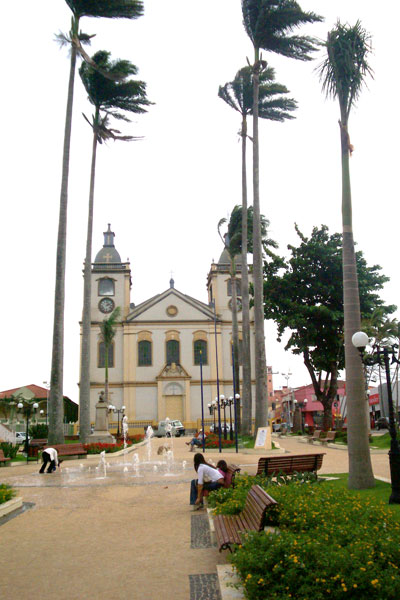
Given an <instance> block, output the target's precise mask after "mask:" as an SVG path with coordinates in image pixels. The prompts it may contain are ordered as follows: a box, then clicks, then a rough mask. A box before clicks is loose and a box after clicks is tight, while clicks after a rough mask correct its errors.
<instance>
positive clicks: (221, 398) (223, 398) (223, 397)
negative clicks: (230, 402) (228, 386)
mask: <svg viewBox="0 0 400 600" xmlns="http://www.w3.org/2000/svg"><path fill="white" fill-rule="evenodd" d="M219 398H220V402H221V406H222V408H223V409H224V440H226V439H227V435H226V401H225V396H224V394H221V395H220V397H219Z"/></svg>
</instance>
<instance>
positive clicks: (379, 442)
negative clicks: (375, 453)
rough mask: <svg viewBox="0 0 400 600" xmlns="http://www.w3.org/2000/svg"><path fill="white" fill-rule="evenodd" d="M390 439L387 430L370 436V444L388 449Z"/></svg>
mask: <svg viewBox="0 0 400 600" xmlns="http://www.w3.org/2000/svg"><path fill="white" fill-rule="evenodd" d="M391 439H392V438H391V437H390V433H389V432H387V433H384V434H383V435H374V436H372V440H371V446H375V448H380V449H381V450H386V449H387V450H389V448H390V440H391Z"/></svg>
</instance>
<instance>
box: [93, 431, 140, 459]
mask: <svg viewBox="0 0 400 600" xmlns="http://www.w3.org/2000/svg"><path fill="white" fill-rule="evenodd" d="M143 438H144V435H143V434H141V433H138V434H136V435H132V436H131V437H130V438H129V439H128V440H127V442H126V443H127V446H128V448H129V446H132V444H137V443H139V442H141V441H142V440H143ZM84 448H85V450H86V452H87V453H88V454H100V452H103V450H105V451H106V453H109V452H118V451H119V450H123V449H124V442H117V443H116V444H102V443H101V442H96V443H94V444H84Z"/></svg>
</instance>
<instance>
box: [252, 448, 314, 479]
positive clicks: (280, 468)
mask: <svg viewBox="0 0 400 600" xmlns="http://www.w3.org/2000/svg"><path fill="white" fill-rule="evenodd" d="M324 456H325V452H321V453H318V454H290V455H289V456H286V455H280V456H267V457H262V458H260V460H259V461H258V468H257V475H265V476H266V477H268V476H271V475H278V473H286V474H290V473H295V472H297V473H303V472H305V471H309V472H311V473H315V475H317V471H319V469H320V468H321V466H322V460H323V458H324Z"/></svg>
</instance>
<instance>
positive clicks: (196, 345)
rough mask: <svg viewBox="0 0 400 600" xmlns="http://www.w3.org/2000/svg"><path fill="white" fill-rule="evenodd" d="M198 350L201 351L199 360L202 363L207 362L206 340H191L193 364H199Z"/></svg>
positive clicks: (205, 363)
mask: <svg viewBox="0 0 400 600" xmlns="http://www.w3.org/2000/svg"><path fill="white" fill-rule="evenodd" d="M200 352H201V362H202V364H203V365H207V364H208V356H207V342H206V340H195V341H194V342H193V354H194V364H195V365H199V364H200Z"/></svg>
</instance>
